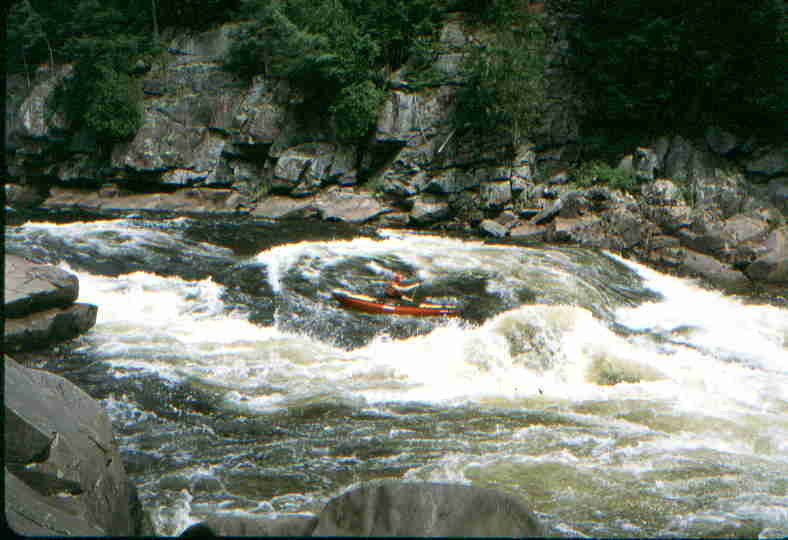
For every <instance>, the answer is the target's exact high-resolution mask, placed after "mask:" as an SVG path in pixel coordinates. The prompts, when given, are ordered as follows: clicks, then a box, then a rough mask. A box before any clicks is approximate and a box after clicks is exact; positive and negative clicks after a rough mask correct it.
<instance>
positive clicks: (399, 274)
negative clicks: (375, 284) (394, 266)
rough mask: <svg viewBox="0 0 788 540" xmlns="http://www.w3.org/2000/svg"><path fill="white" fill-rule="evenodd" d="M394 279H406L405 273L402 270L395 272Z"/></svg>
mask: <svg viewBox="0 0 788 540" xmlns="http://www.w3.org/2000/svg"><path fill="white" fill-rule="evenodd" d="M394 281H405V275H404V274H402V273H400V272H395V273H394Z"/></svg>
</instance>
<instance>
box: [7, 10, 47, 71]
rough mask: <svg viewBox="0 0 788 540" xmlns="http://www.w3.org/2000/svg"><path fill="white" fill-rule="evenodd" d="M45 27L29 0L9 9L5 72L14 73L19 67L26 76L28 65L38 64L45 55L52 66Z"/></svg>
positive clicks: (42, 18)
mask: <svg viewBox="0 0 788 540" xmlns="http://www.w3.org/2000/svg"><path fill="white" fill-rule="evenodd" d="M45 26H46V20H45V19H44V17H42V16H41V15H40V14H39V13H38V11H36V10H35V8H34V7H33V5H32V4H31V3H30V0H22V1H21V2H18V3H16V4H14V5H13V6H12V7H11V9H10V10H9V13H8V20H7V29H8V35H7V42H6V52H5V54H6V66H5V68H6V70H8V71H10V72H15V71H19V69H20V67H21V68H22V69H23V70H24V71H25V73H26V74H27V73H29V71H30V65H31V64H34V63H38V62H39V61H40V60H41V59H42V58H44V57H45V54H46V53H48V58H49V64H50V65H54V63H55V60H54V53H53V51H52V44H51V42H50V40H49V38H48V36H47V33H46V31H45ZM44 47H45V48H46V53H45V52H44ZM20 61H21V64H22V65H21V66H19V63H20ZM28 82H29V79H28Z"/></svg>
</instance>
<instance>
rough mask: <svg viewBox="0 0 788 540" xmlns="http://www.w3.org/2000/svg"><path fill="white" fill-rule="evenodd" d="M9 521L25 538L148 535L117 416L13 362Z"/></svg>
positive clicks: (8, 417)
mask: <svg viewBox="0 0 788 540" xmlns="http://www.w3.org/2000/svg"><path fill="white" fill-rule="evenodd" d="M4 363H5V366H4V367H5V370H4V371H5V373H4V375H5V386H4V394H3V397H4V402H5V422H4V440H5V493H4V504H5V515H6V520H7V523H8V525H9V526H10V527H11V529H13V530H14V532H16V533H17V534H20V535H34V536H42V535H44V536H63V535H70V536H83V535H88V536H105V535H113V536H128V535H137V534H142V533H143V532H144V530H147V526H145V525H143V523H144V519H143V512H142V509H141V506H140V503H139V500H138V498H137V493H136V489H135V488H134V487H133V485H132V484H131V483H130V482H129V480H128V478H127V477H126V473H125V471H124V468H123V464H122V461H121V458H120V454H119V453H118V449H117V447H116V446H115V443H114V442H113V433H112V425H111V422H110V420H109V417H108V416H107V415H106V413H105V412H104V411H103V409H102V408H101V407H100V406H99V404H98V403H96V401H94V400H93V399H92V398H91V397H90V396H88V395H87V394H86V393H85V392H84V391H83V390H81V389H79V388H78V387H77V386H75V385H74V384H72V383H71V382H69V381H68V380H66V379H64V378H63V377H61V376H59V375H54V374H52V373H47V372H46V371H42V370H37V369H29V368H26V367H23V366H21V365H19V364H18V363H17V362H15V361H14V360H12V359H11V358H9V357H7V356H6V357H5V360H4Z"/></svg>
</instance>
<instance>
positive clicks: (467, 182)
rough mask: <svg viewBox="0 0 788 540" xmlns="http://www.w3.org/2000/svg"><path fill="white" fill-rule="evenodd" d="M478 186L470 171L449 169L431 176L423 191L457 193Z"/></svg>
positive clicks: (474, 176)
mask: <svg viewBox="0 0 788 540" xmlns="http://www.w3.org/2000/svg"><path fill="white" fill-rule="evenodd" d="M478 185H479V178H478V176H477V175H475V174H474V173H473V172H472V171H466V170H464V169H459V168H451V169H443V170H440V171H438V172H437V174H435V175H433V176H431V177H430V179H429V181H428V182H427V185H426V186H425V188H424V190H425V191H428V192H431V193H459V192H460V191H464V190H466V189H471V188H474V187H476V186H478Z"/></svg>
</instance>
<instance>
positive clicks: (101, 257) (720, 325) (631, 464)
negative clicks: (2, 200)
mask: <svg viewBox="0 0 788 540" xmlns="http://www.w3.org/2000/svg"><path fill="white" fill-rule="evenodd" d="M6 250H7V252H12V253H13V252H19V253H25V254H28V255H30V254H32V255H34V256H35V257H36V258H38V259H39V260H41V261H42V262H50V263H54V264H61V265H63V266H64V267H65V268H67V269H69V270H71V271H73V272H75V273H76V274H77V275H78V276H79V278H80V291H81V293H80V301H86V302H92V303H95V304H97V305H98V306H99V318H98V321H97V324H96V327H95V328H94V329H93V330H92V331H91V332H90V333H88V334H87V335H85V336H82V337H81V338H79V339H78V340H76V341H74V342H73V343H70V344H68V345H63V346H60V347H59V348H58V350H57V351H56V353H55V354H54V355H52V356H51V357H50V358H48V359H41V360H40V361H39V363H38V365H40V366H42V367H46V368H47V369H51V370H53V371H55V372H59V373H62V374H64V375H65V376H67V377H68V378H70V379H71V380H73V381H75V382H76V383H77V384H79V385H80V386H81V387H82V388H84V389H85V390H86V391H87V392H88V393H90V394H91V395H93V396H94V397H96V398H97V399H99V400H100V401H101V403H102V404H103V405H104V406H105V408H106V410H107V412H108V413H109V414H110V416H111V418H112V419H113V423H114V425H115V428H116V431H117V433H118V443H119V446H120V448H121V452H122V455H123V457H124V459H125V461H126V465H127V470H128V471H129V474H130V476H131V477H132V479H133V481H134V482H135V483H136V484H137V485H138V487H139V490H140V493H141V497H142V499H143V504H144V506H145V508H146V509H147V510H149V511H150V512H151V513H152V516H153V518H154V521H155V523H156V527H157V532H158V533H159V534H177V533H179V532H180V531H181V530H183V528H185V527H186V526H187V525H188V524H190V523H193V522H195V521H198V520H200V519H202V518H203V517H204V516H206V515H208V514H210V513H214V512H231V513H236V514H239V515H255V516H273V515H281V514H290V513H317V512H319V510H320V508H322V506H323V505H324V504H325V502H326V501H327V500H329V499H330V498H331V497H333V496H336V495H337V494H339V493H341V492H343V491H344V490H346V489H348V488H350V487H352V486H353V485H355V484H357V483H358V482H365V481H375V480H380V479H385V478H399V479H404V480H432V481H451V482H460V483H470V484H474V485H482V486H493V487H497V488H499V489H503V490H506V491H509V492H511V493H514V494H515V495H517V496H519V497H522V498H523V499H524V500H525V501H526V502H527V504H529V506H531V507H532V508H533V509H534V510H535V511H536V512H537V514H538V515H539V516H540V517H541V518H542V519H543V520H544V521H545V522H546V523H547V524H548V525H549V526H550V527H552V528H553V530H554V531H555V532H556V533H561V534H570V535H590V536H617V537H632V536H655V535H659V536H704V537H706V536H749V537H753V536H761V537H771V536H784V533H785V531H786V530H787V529H786V523H788V503H787V502H786V499H785V493H786V491H787V489H786V488H788V459H787V458H786V455H787V454H788V447H786V443H785V441H786V440H788V437H786V434H788V353H786V341H787V340H788V312H787V311H786V310H785V309H784V308H780V307H778V306H768V305H757V304H752V303H749V304H745V303H742V302H741V301H740V300H738V299H736V298H732V297H726V296H724V295H722V294H720V293H716V292H714V291H708V290H704V289H702V288H700V287H698V286H696V285H695V284H693V283H692V282H689V281H686V280H679V279H675V278H671V277H668V276H664V275H661V274H658V273H656V272H653V271H651V270H648V269H646V268H643V267H641V266H639V265H637V264H634V263H631V262H628V261H624V260H623V259H619V258H616V257H614V256H609V255H607V254H604V253H600V252H596V251H591V250H586V249H581V248H569V247H562V248H557V247H547V246H545V247H533V246H517V245H513V244H507V245H504V244H500V243H495V242H484V241H481V240H479V239H473V238H469V237H462V236H448V235H434V234H425V233H417V232H415V231H396V230H375V229H372V228H366V227H354V226H347V225H344V224H339V223H325V222H310V221H295V222H287V223H275V222H269V221H262V220H252V219H248V218H241V217H229V216H228V217H215V216H214V217H210V218H206V217H197V216H182V215H174V214H169V215H168V214H156V215H153V214H143V213H137V214H129V213H126V214H117V213H116V214H86V213H78V212H59V213H56V212H40V213H38V214H37V215H22V214H17V217H16V218H15V220H11V221H9V222H8V226H7V227H6ZM394 271H403V272H406V273H408V274H409V275H411V276H413V277H415V278H418V279H420V280H422V281H423V283H424V285H423V286H422V287H421V288H420V290H419V294H420V295H421V296H422V297H424V298H428V299H431V300H434V301H440V302H442V303H454V304H457V305H459V306H460V307H461V308H462V310H463V317H462V318H460V319H452V320H449V319H441V318H438V319H418V318H411V317H393V316H380V315H366V314H359V313H354V312H348V311H345V310H343V309H341V307H340V306H339V305H338V304H337V303H336V302H335V301H334V300H333V299H332V298H331V291H332V290H333V289H335V288H344V289H351V290H354V291H357V292H361V293H365V294H371V295H376V294H377V293H378V292H379V291H380V288H381V286H382V284H383V282H384V281H385V280H386V279H389V278H390V277H391V274H392V272H394Z"/></svg>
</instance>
